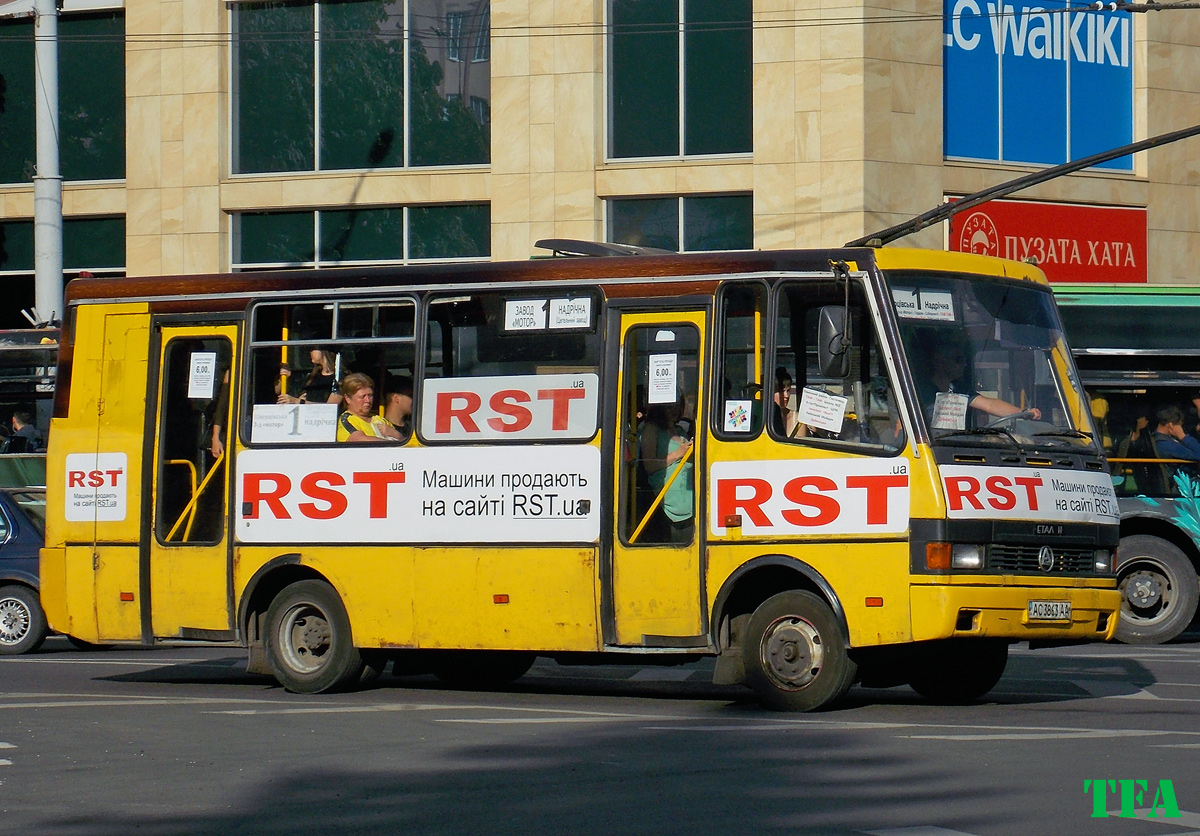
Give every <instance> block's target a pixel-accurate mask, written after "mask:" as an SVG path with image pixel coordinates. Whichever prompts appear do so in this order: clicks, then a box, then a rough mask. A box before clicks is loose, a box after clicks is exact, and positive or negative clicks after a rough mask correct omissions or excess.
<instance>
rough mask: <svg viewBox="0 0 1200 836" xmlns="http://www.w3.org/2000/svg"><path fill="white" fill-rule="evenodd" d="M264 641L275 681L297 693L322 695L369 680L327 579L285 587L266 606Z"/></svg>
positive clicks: (342, 608)
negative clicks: (268, 605) (269, 604)
mask: <svg viewBox="0 0 1200 836" xmlns="http://www.w3.org/2000/svg"><path fill="white" fill-rule="evenodd" d="M263 639H264V645H265V649H266V655H267V661H268V662H269V663H270V665H271V671H272V673H273V674H274V675H275V679H277V680H278V681H279V684H280V685H282V686H283V687H284V688H286V689H287V690H289V691H291V692H292V693H295V694H323V693H326V692H328V691H336V690H339V689H343V688H346V687H349V686H353V685H357V684H359V683H361V682H363V681H364V680H367V679H369V678H370V677H367V676H366V668H367V665H366V663H365V662H364V660H363V657H362V654H361V653H360V652H359V650H358V648H356V647H355V646H354V641H353V637H352V636H351V633H350V619H349V617H348V616H347V615H346V608H345V607H344V606H342V601H341V599H340V598H339V597H338V594H337V592H335V591H334V589H333V587H332V586H330V585H329V584H327V583H325V582H324V581H318V580H305V581H297V582H296V583H293V584H291V585H290V586H287V587H284V589H283V591H281V592H280V593H279V594H278V595H277V596H275V600H273V601H272V602H271V606H270V607H268V608H267V630H266V634H265V636H264V637H263Z"/></svg>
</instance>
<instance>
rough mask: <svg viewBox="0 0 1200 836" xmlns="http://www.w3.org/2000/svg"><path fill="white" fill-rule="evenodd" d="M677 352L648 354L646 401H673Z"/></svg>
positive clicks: (677, 359)
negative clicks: (648, 371)
mask: <svg viewBox="0 0 1200 836" xmlns="http://www.w3.org/2000/svg"><path fill="white" fill-rule="evenodd" d="M678 365H679V355H678V354H651V355H650V391H649V392H647V393H646V394H647V398H646V403H675V397H676V395H677V391H676V390H677V388H678V387H677V385H676V381H677V380H678V374H677V370H678Z"/></svg>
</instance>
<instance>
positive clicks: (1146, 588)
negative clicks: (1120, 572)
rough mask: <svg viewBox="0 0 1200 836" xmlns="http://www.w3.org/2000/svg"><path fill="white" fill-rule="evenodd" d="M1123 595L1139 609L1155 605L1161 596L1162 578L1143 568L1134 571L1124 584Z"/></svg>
mask: <svg viewBox="0 0 1200 836" xmlns="http://www.w3.org/2000/svg"><path fill="white" fill-rule="evenodd" d="M1125 596H1126V597H1127V598H1128V599H1129V601H1130V603H1132V604H1133V605H1134V606H1136V607H1139V608H1141V609H1149V608H1151V607H1153V606H1156V605H1157V604H1158V603H1159V601H1161V600H1162V598H1163V582H1162V578H1161V577H1160V576H1159V575H1157V574H1156V573H1154V572H1147V571H1145V570H1142V571H1139V572H1134V573H1133V574H1132V575H1130V576H1129V580H1128V581H1127V582H1126V585H1125Z"/></svg>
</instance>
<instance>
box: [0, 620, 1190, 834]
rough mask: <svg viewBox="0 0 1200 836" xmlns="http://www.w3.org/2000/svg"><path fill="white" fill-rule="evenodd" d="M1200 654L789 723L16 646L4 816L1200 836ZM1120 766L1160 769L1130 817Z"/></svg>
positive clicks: (195, 823) (856, 701) (234, 653)
mask: <svg viewBox="0 0 1200 836" xmlns="http://www.w3.org/2000/svg"><path fill="white" fill-rule="evenodd" d="M1198 662H1200V643H1191V642H1182V643H1176V644H1171V645H1167V646H1162V647H1153V648H1134V647H1124V646H1120V645H1103V646H1101V645H1091V646H1086V647H1076V648H1058V649H1051V650H1037V651H1030V650H1028V649H1026V648H1024V647H1023V646H1018V647H1017V648H1015V649H1014V652H1013V655H1012V659H1011V661H1010V663H1009V668H1008V672H1007V674H1006V675H1005V677H1004V679H1003V680H1002V681H1001V683H1000V685H999V686H998V687H997V689H996V690H995V691H994V692H993V693H992V694H990V695H989V697H988V699H987V700H985V701H982V702H980V703H978V704H975V705H971V706H963V707H939V706H932V705H929V704H926V703H925V702H924V701H922V700H921V698H920V697H918V696H917V695H916V694H915V693H913V692H912V691H911V690H909V689H908V688H906V687H902V688H893V689H887V690H866V689H862V688H855V689H854V690H852V691H851V692H850V694H849V697H848V698H847V699H846V700H845V701H844V702H843V703H841V704H840V705H839V706H838V707H837V708H835V709H834V710H831V711H826V712H822V713H819V714H805V715H787V714H778V713H774V712H770V711H766V710H763V709H762V708H760V707H759V706H758V705H757V704H756V703H755V702H754V700H753V698H752V697H751V696H750V694H749V692H747V691H744V690H743V689H741V688H729V687H720V688H718V687H714V686H713V685H711V684H710V683H709V682H708V676H709V675H710V672H711V666H710V665H709V664H704V663H699V664H695V665H690V666H686V667H680V668H657V667H648V668H636V667H633V668H630V667H600V668H565V667H560V666H558V665H556V664H555V663H553V662H551V661H539V662H538V664H537V665H536V666H535V667H534V669H533V670H532V671H531V672H530V673H529V674H528V675H527V676H526V677H525V678H523V679H522V680H520V681H519V682H518V683H517V684H516V685H514V686H512V687H511V688H508V689H506V690H504V691H495V692H466V691H455V690H451V689H447V688H444V687H442V686H440V685H439V683H438V682H437V681H436V680H434V679H433V678H431V677H412V678H403V677H391V676H386V675H385V677H384V679H383V680H382V681H381V682H380V684H379V686H378V687H376V688H373V689H372V690H368V691H363V692H359V693H352V694H341V695H334V696H320V697H301V696H296V695H293V694H288V693H286V692H284V691H282V690H281V689H280V688H278V687H277V686H276V685H275V684H274V682H273V681H272V680H269V679H265V678H262V677H256V676H249V675H247V674H246V673H245V663H244V657H243V654H242V652H241V651H238V650H234V649H229V648H200V647H191V646H188V647H178V646H176V647H161V648H157V649H153V650H141V651H137V650H132V651H130V650H110V651H102V652H94V653H81V652H78V651H75V650H74V649H73V648H71V647H70V646H69V645H67V644H66V643H65V642H63V641H61V640H51V641H50V642H48V643H47V646H46V649H45V650H44V651H43V652H41V653H38V654H35V655H31V656H24V657H16V658H0V833H4V834H10V833H11V834H30V836H58V835H59V834H72V835H73V836H127V834H150V836H175V834H179V836H182V835H183V834H189V836H195V835H197V834H199V835H201V836H206V835H207V834H214V836H215V835H216V834H221V835H222V836H225V834H269V836H276V834H279V835H282V834H312V836H324V835H325V834H352V833H354V834H357V833H372V834H374V833H380V834H393V833H394V834H439V836H440V834H487V835H488V836H492V834H522V836H526V835H527V834H572V836H573V835H574V834H580V835H581V836H593V834H594V836H617V835H618V834H654V835H655V836H659V835H662V836H667V835H668V834H669V835H671V836H673V835H674V834H695V833H699V834H709V833H713V834H716V833H720V834H837V836H850V835H851V834H863V833H871V834H876V835H877V836H880V835H882V836H963V834H972V835H973V836H1017V834H1020V836H1033V835H1034V834H1037V835H1038V836H1075V835H1076V834H1079V836H1085V835H1086V836H1160V834H1161V836H1168V835H1169V834H1200V769H1197V762H1198V759H1197V754H1198V750H1200V722H1198V721H1200V665H1198V664H1197V663H1198ZM1094 780H1100V781H1110V780H1111V781H1113V782H1114V783H1113V784H1111V785H1109V784H1104V785H1103V786H1104V787H1106V790H1105V795H1104V796H1103V797H1102V798H1101V799H1100V801H1099V802H1097V800H1096V794H1095V791H1094V789H1089V790H1088V791H1087V792H1085V790H1084V786H1085V784H1084V782H1085V781H1094ZM1119 780H1126V781H1138V780H1144V781H1146V784H1145V789H1144V790H1143V791H1142V792H1141V794H1140V797H1135V796H1134V794H1133V793H1132V792H1127V793H1126V794H1127V795H1128V796H1129V797H1128V798H1127V799H1125V801H1126V802H1127V803H1126V804H1125V807H1124V811H1123V810H1122V806H1123V799H1122V790H1123V789H1124V790H1129V791H1132V790H1138V789H1141V785H1138V784H1136V783H1131V784H1127V785H1122V784H1120V783H1116V782H1118V781H1119ZM1094 786H1095V785H1089V787H1094ZM1109 787H1111V789H1108V788H1109ZM1168 790H1170V791H1173V796H1172V797H1171V798H1170V800H1171V801H1172V802H1174V803H1173V804H1171V803H1168V793H1167V791H1168ZM1156 796H1157V801H1156ZM1176 809H1177V810H1178V816H1176V815H1174V813H1175V812H1176ZM1122 812H1124V813H1125V814H1126V815H1122ZM1151 812H1156V813H1158V816H1157V817H1151V816H1150V815H1149V814H1150V813H1151ZM1168 814H1169V815H1168Z"/></svg>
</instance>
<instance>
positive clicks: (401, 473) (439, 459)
mask: <svg viewBox="0 0 1200 836" xmlns="http://www.w3.org/2000/svg"><path fill="white" fill-rule="evenodd" d="M236 532H237V538H238V539H239V540H241V541H242V542H245V543H267V542H283V543H287V542H312V543H550V542H569V543H593V542H596V540H597V539H598V538H599V536H600V452H599V450H597V449H596V448H595V447H591V446H586V445H569V446H568V445H555V446H543V447H528V446H521V447H517V446H511V447H510V446H499V447H497V446H493V447H436V448H428V447H427V448H403V447H382V446H381V445H376V444H364V445H349V444H344V445H341V446H338V447H328V448H323V449H312V450H305V451H304V453H303V455H297V454H296V451H294V450H271V449H261V448H260V449H255V450H245V451H243V452H242V453H241V454H239V455H238V459H237V521H236Z"/></svg>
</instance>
